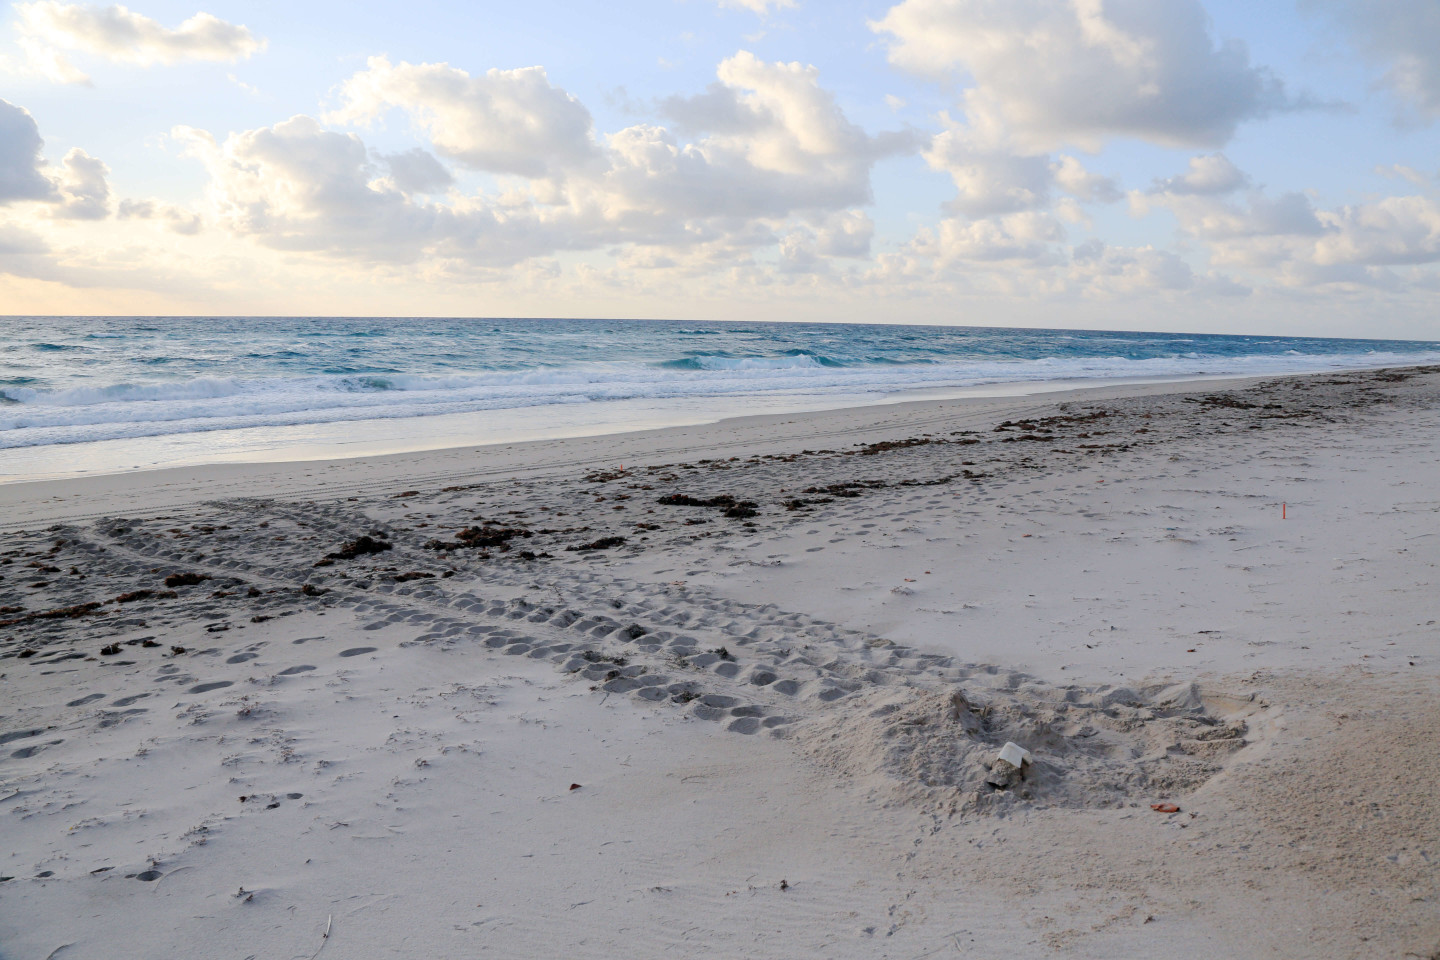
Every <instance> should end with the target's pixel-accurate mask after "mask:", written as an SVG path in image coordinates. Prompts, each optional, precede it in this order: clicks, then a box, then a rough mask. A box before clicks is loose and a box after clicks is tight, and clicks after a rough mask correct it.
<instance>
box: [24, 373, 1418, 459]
mask: <svg viewBox="0 0 1440 960" xmlns="http://www.w3.org/2000/svg"><path fill="white" fill-rule="evenodd" d="M1416 365H1423V364H1416ZM1391 368H1394V365H1391V366H1387V367H1368V366H1361V367H1354V368H1351V367H1336V368H1334V369H1326V370H1314V371H1300V372H1293V371H1286V372H1275V373H1267V374H1246V375H1240V374H1224V373H1222V374H1182V375H1175V376H1146V377H1126V378H1096V379H1059V380H1015V381H997V382H994V383H984V384H975V385H970V386H960V387H927V388H915V389H909V390H902V391H898V392H895V393H887V394H834V395H832V396H829V397H825V398H811V399H805V400H802V398H801V397H789V396H786V395H774V396H772V395H767V394H758V395H756V396H753V397H750V398H746V399H738V398H736V397H734V396H716V397H709V398H690V399H685V400H679V401H673V402H658V401H641V400H621V401H606V402H599V403H595V404H584V405H579V406H578V407H577V406H571V405H564V406H561V407H559V408H553V407H549V406H544V405H541V406H535V407H516V408H505V409H501V410H489V411H475V412H471V413H457V414H443V415H436V416H425V417H398V418H393V419H387V418H382V419H375V420H363V419H362V420H340V421H335V422H326V423H315V424H296V425H290V426H281V427H274V428H265V427H247V428H239V429H225V430H203V431H195V432H186V433H178V434H162V435H158V436H153V437H135V438H128V439H115V440H100V441H86V442H82V443H75V444H52V445H45V446H38V447H16V448H9V449H7V450H5V451H4V452H5V454H6V456H7V459H8V460H9V462H10V464H11V469H12V470H14V469H15V467H14V464H16V463H17V462H18V463H21V464H23V467H24V472H13V473H9V474H0V487H3V486H6V485H9V484H15V483H38V482H46V481H53V480H74V479H83V478H94V477H108V476H121V475H126V474H129V473H132V472H140V473H150V472H155V471H162V470H174V469H187V468H189V469H194V468H203V467H209V466H219V465H227V464H228V465H237V466H247V465H257V464H306V463H329V462H333V461H340V460H357V459H369V458H375V457H393V456H405V455H412V456H413V455H424V454H433V453H442V452H445V451H451V450H461V449H471V448H476V447H495V446H510V445H513V444H516V443H529V442H535V441H539V440H545V441H556V440H575V439H583V438H590V437H613V436H622V435H626V434H632V433H648V432H652V431H655V430H667V429H680V428H685V427H703V426H713V425H716V424H720V423H724V422H726V421H730V420H744V419H750V418H757V417H758V418H764V417H789V416H805V415H808V414H816V413H827V412H832V411H845V410H855V409H862V408H868V407H887V406H896V405H902V404H909V403H916V402H924V401H926V400H973V399H1017V400H1018V399H1024V398H1027V397H1043V396H1047V395H1054V394H1067V393H1071V392H1074V391H1085V390H1101V391H1104V390H1111V389H1124V388H1127V387H1152V386H1153V387H1158V388H1161V389H1184V388H1185V387H1186V386H1187V385H1191V384H1200V383H1212V382H1213V383H1217V384H1221V383H1229V382H1237V383H1238V382H1250V381H1258V380H1264V379H1268V378H1275V377H1288V376H1309V375H1320V374H1324V373H1343V372H1347V371H1352V370H1353V371H1363V370H1374V369H1391ZM767 408H773V409H767ZM557 409H558V410H562V411H564V413H566V414H568V415H571V416H572V417H574V416H577V415H579V416H578V419H575V420H574V421H573V422H570V423H565V424H562V425H559V426H557V425H555V424H554V423H553V422H552V418H553V414H554V412H555V411H556V410H557ZM686 411H688V412H686ZM497 414H498V415H499V419H500V420H503V421H504V422H502V423H494V422H490V421H491V420H493V419H494V418H496V415H497ZM287 437H288V438H289V439H285V438H287ZM477 438H483V439H477ZM345 447H350V448H352V450H353V452H343V453H342V451H343V448H345ZM75 459H83V460H85V462H86V463H87V464H92V466H91V467H90V468H89V469H87V470H84V471H75V470H67V469H60V468H59V464H61V463H63V462H66V461H73V460H75ZM137 459H139V460H142V461H148V462H145V463H134V462H133V461H135V460H137ZM93 464H100V466H99V467H98V468H97V467H95V466H93Z"/></svg>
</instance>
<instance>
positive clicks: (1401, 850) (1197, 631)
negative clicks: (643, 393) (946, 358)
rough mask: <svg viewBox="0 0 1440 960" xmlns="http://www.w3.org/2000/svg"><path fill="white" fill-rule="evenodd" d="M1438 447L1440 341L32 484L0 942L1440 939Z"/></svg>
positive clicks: (6, 557) (669, 954)
mask: <svg viewBox="0 0 1440 960" xmlns="http://www.w3.org/2000/svg"><path fill="white" fill-rule="evenodd" d="M1437 467H1440V368H1436V367H1412V368H1404V369H1393V370H1380V371H1365V372H1356V373H1340V374H1319V375H1307V376H1293V377H1284V378H1271V379H1252V380H1245V381H1225V382H1207V383H1191V384H1169V385H1155V384H1152V385H1145V386H1135V385H1132V386H1125V387H1113V386H1112V387H1104V388H1095V389H1088V390H1074V391H1069V392H1065V393H1054V394H1047V395H1044V396H1039V397H1028V398H988V399H967V400H937V401H922V402H914V403H905V404H896V405H892V406H883V407H864V408H855V409H847V410H833V411H825V412H819V413H805V414H795V415H785V416H767V417H751V418H744V419H737V420H727V421H723V422H721V423H718V424H711V425H703V426H694V427H683V428H673V429H666V430H657V431H650V432H645V433H633V434H624V435H618V436H602V437H590V438H577V439H565V440H549V441H539V442H533V443H516V444H510V445H498V446H488V447H472V448H461V449H453V450H442V451H434V452H426V453H418V454H405V455H397V456H389V457H373V458H367V459H357V460H336V461H321V462H310V463H279V464H250V465H234V464H227V465H218V466H208V467H194V468H183V469H174V470H164V471H150V472H147V471H132V472H129V473H126V474H122V475H116V476H108V477H94V478H85V479H75V480H57V481H48V482H41V483H13V484H7V485H0V877H3V878H4V879H3V881H0V960H52V958H53V960H91V958H93V960H110V958H120V957H137V958H141V957H143V958H152V957H153V958H172V957H187V958H196V960H200V958H212V957H213V958H236V960H241V958H314V957H317V956H318V957H322V958H323V957H332V958H340V957H344V958H391V957H394V958H402V957H403V958H411V957H428V958H450V957H453V958H460V957H474V956H482V955H483V956H496V957H560V956H564V957H575V958H585V957H594V958H602V957H605V958H610V957H626V958H634V960H649V958H661V957H665V958H673V957H717V958H718V957H724V958H732V957H757V958H771V957H773V958H782V957H783V958H795V957H813V958H851V957H853V958H879V957H884V958H895V960H912V958H913V960H919V958H922V957H949V956H954V957H977V958H990V957H995V958H1000V957H1004V958H1013V957H1067V958H1114V957H1132V956H1146V957H1152V958H1160V960H1165V958H1181V957H1185V958H1191V957H1195V956H1213V957H1236V958H1252V957H1253V958H1302V957H1337V958H1339V957H1345V958H1349V957H1355V958H1370V957H1374V958H1382V957H1383V958H1399V957H1419V958H1425V960H1433V958H1434V957H1436V956H1437V955H1440V797H1437V791H1436V784H1437V783H1440V751H1437V750H1436V749H1435V742H1434V740H1435V731H1436V729H1440V706H1437V701H1436V698H1435V692H1436V690H1437V689H1440V686H1437V683H1440V625H1437V618H1440V604H1437V601H1436V598H1437V596H1440V585H1437V563H1440V479H1437V477H1440V473H1437ZM1007 742H1013V743H1015V744H1017V745H1018V746H1020V747H1022V748H1024V749H1025V750H1028V751H1029V754H1030V760H1029V762H1028V763H1025V764H1023V765H1022V766H1020V767H1019V768H1015V769H1013V770H1007V769H1006V768H1005V767H1003V766H1001V765H999V764H996V763H995V759H996V757H997V755H998V753H999V752H1000V750H1001V748H1002V747H1004V745H1005V744H1006V743H1007Z"/></svg>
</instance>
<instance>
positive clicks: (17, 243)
mask: <svg viewBox="0 0 1440 960" xmlns="http://www.w3.org/2000/svg"><path fill="white" fill-rule="evenodd" d="M49 249H50V248H49V247H48V246H47V245H46V244H45V241H44V239H42V238H41V237H40V236H39V235H38V234H35V233H33V232H31V231H29V230H26V229H24V228H23V227H18V226H16V225H15V224H13V223H0V257H34V256H39V255H41V254H44V253H48V252H49ZM4 265H5V261H3V260H0V271H3V270H4Z"/></svg>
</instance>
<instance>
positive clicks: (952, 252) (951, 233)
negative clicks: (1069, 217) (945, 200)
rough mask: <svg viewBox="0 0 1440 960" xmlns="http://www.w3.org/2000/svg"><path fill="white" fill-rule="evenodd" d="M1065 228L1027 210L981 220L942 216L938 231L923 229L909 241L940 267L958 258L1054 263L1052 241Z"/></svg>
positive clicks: (1045, 215) (1062, 235)
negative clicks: (943, 217)
mask: <svg viewBox="0 0 1440 960" xmlns="http://www.w3.org/2000/svg"><path fill="white" fill-rule="evenodd" d="M1064 239H1065V228H1064V227H1062V226H1061V225H1060V223H1059V221H1058V220H1056V219H1055V218H1054V217H1053V216H1051V215H1050V214H1049V213H1045V212H1043V211H1037V210H1027V211H1024V212H1022V213H1011V214H1006V215H1004V216H1000V217H991V218H988V219H984V220H974V221H964V220H955V219H951V220H942V221H941V222H940V225H939V228H938V231H936V232H934V233H932V232H931V231H929V230H922V231H920V232H919V233H918V234H917V235H916V239H915V241H914V242H913V243H912V244H911V246H912V248H913V250H914V252H915V253H916V254H917V255H919V256H921V257H929V258H933V259H934V260H935V262H936V264H937V265H938V266H940V267H942V268H943V267H946V266H952V265H954V264H955V263H956V262H957V261H971V262H974V261H979V262H998V261H1031V262H1036V263H1052V264H1053V263H1054V262H1055V261H1056V250H1055V246H1054V245H1055V244H1057V243H1059V242H1060V241H1062V240H1064Z"/></svg>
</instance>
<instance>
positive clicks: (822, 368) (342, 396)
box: [0, 328, 1440, 449]
mask: <svg viewBox="0 0 1440 960" xmlns="http://www.w3.org/2000/svg"><path fill="white" fill-rule="evenodd" d="M862 329H864V328H862ZM537 332H539V331H537ZM667 332H668V333H669V334H670V335H671V336H683V337H694V336H701V335H703V336H707V337H710V336H715V337H720V338H721V339H724V338H725V336H726V335H727V334H726V333H725V332H723V331H721V332H714V331H709V330H705V331H701V330H694V329H679V328H672V329H671V330H669V331H667ZM744 332H745V333H751V332H752V331H749V330H746V331H744ZM1005 333H1006V336H1009V337H1012V338H1013V337H1016V336H1021V334H1020V332H1016V331H1008V332H1005ZM303 335H309V336H313V335H314V334H303ZM343 335H345V336H350V337H355V336H372V335H374V334H370V333H365V332H354V331H350V332H344V333H343ZM87 336H88V337H90V338H92V339H99V338H101V337H103V338H104V339H107V340H111V341H114V342H115V343H114V344H112V345H110V348H111V349H121V344H123V342H124V340H125V335H124V334H103V335H100V334H89V335H87ZM1049 336H1050V338H1051V340H1050V342H1049V343H1048V344H1047V345H1048V346H1050V347H1052V348H1056V347H1060V348H1061V349H1057V350H1055V351H1054V354H1053V355H1049V356H1029V357H1005V356H1003V353H1004V351H1003V350H994V351H990V350H986V349H978V348H980V347H984V344H976V343H967V347H969V350H967V353H968V354H969V355H968V356H967V357H966V358H965V359H954V358H947V357H945V356H944V355H943V351H941V350H938V349H934V350H931V351H929V354H930V355H928V356H927V355H917V354H924V353H926V351H924V350H916V349H914V348H913V347H911V346H909V345H907V346H906V349H905V350H904V351H895V350H891V351H886V350H884V349H879V350H877V349H873V348H872V349H866V348H865V347H866V344H865V343H864V342H863V338H861V337H858V336H857V337H855V338H854V342H853V343H851V344H847V346H850V347H852V349H850V350H847V351H845V354H846V355H842V356H830V355H826V354H823V353H819V352H811V351H808V350H805V349H800V348H796V347H793V346H785V345H784V344H766V346H769V347H771V349H770V350H769V351H768V355H759V356H756V355H745V354H744V352H743V350H744V348H750V349H752V350H753V349H754V347H755V346H756V344H755V338H753V337H751V338H748V340H740V338H736V339H737V342H736V343H734V344H728V345H727V346H729V348H730V349H715V350H710V351H706V352H698V351H692V352H688V353H687V355H685V356H678V357H673V358H671V359H661V358H657V359H651V360H645V361H633V360H593V361H587V360H582V359H578V358H575V359H569V358H566V359H568V360H569V362H551V363H543V364H534V363H532V364H530V365H524V364H523V362H519V361H516V360H514V359H509V360H508V362H507V363H506V366H510V367H516V366H519V367H520V368H519V369H478V370H471V371H465V370H461V369H455V368H456V367H457V366H460V365H462V364H463V362H464V361H465V359H466V355H465V354H466V351H465V349H463V347H464V345H463V344H459V345H451V346H452V348H453V349H451V350H450V351H449V352H448V353H446V354H445V359H444V360H443V361H435V360H434V359H433V358H423V357H422V358H418V359H415V358H407V356H406V354H405V353H404V351H399V352H397V351H395V350H390V351H389V352H388V356H387V357H386V359H387V360H388V362H389V363H390V364H392V365H398V366H404V365H405V364H406V362H407V359H412V360H413V366H414V367H416V368H419V369H421V370H422V372H389V371H385V370H379V369H376V366H378V364H377V363H376V361H378V360H379V359H380V358H379V357H378V356H372V357H368V358H362V359H366V360H368V364H367V363H357V364H355V366H359V367H361V368H364V367H366V366H369V368H370V369H369V372H357V373H319V372H308V371H306V370H305V369H304V368H305V366H306V363H305V360H306V354H305V353H304V352H303V351H294V350H289V349H284V350H278V349H277V350H272V351H270V352H269V353H268V354H267V355H266V356H268V358H269V360H268V361H267V362H266V363H255V362H253V361H248V362H249V369H243V372H238V373H236V374H233V375H222V374H220V373H208V374H205V375H200V376H190V377H188V378H175V379H169V380H159V379H137V378H135V376H134V374H135V373H136V372H137V371H140V370H144V369H153V365H154V363H155V359H156V358H155V357H153V356H152V357H139V356H131V357H128V358H126V359H125V362H123V363H122V362H120V361H119V360H118V359H117V360H116V361H115V362H114V363H113V364H111V365H109V366H106V365H105V364H101V366H100V368H99V369H98V370H97V371H95V372H96V373H97V374H99V375H100V376H98V377H97V376H95V375H93V374H90V373H88V372H85V371H82V372H76V370H74V369H70V368H58V369H57V368H55V367H53V366H50V367H46V368H44V371H45V372H48V373H49V374H50V376H35V375H33V373H34V372H35V371H34V370H29V371H26V370H6V369H5V367H4V363H3V361H4V358H3V357H0V449H7V448H10V449H13V448H21V447H33V446H42V445H52V444H69V443H81V442H86V441H96V440H115V439H127V438H141V437H155V436H162V435H168V434H182V433H196V432H203V431H215V430H229V429H239V428H248V427H277V426H294V425H302V424H322V423H336V422H343V421H351V420H379V419H392V418H402V417H424V416H434V415H439V414H451V413H466V412H477V411H503V410H506V409H519V408H525V407H535V406H544V405H556V406H561V405H569V404H581V403H604V402H609V401H617V400H634V399H643V400H666V399H675V398H705V397H715V398H734V397H745V396H757V395H769V396H782V397H783V396H787V395H788V396H796V397H807V398H814V397H817V396H819V397H823V396H825V395H835V396H837V397H838V396H845V397H853V396H856V395H877V396H878V395H884V394H894V393H899V392H903V391H909V390H920V389H942V388H960V387H967V386H976V385H982V384H991V383H1010V382H1037V381H1055V380H1072V379H1074V380H1086V379H1122V378H1149V377H1175V376H1196V375H1207V374H1237V375H1256V374H1259V375H1263V374H1272V373H1288V372H1301V371H1309V370H1323V369H1338V368H1349V367H1376V366H1385V365H1392V364H1408V363H1422V362H1437V361H1440V345H1417V346H1419V347H1425V346H1430V347H1433V348H1434V349H1430V350H1427V349H1410V348H1409V347H1410V345H1408V344H1406V345H1404V347H1403V348H1401V349H1398V350H1374V349H1370V350H1365V349H1361V350H1358V351H1356V352H1350V353H1346V352H1340V351H1339V350H1336V351H1335V352H1329V351H1326V352H1321V353H1306V352H1301V351H1298V350H1294V349H1276V347H1279V346H1280V345H1279V344H1272V345H1270V349H1266V350H1263V351H1260V352H1252V353H1247V352H1244V351H1241V350H1238V349H1234V347H1233V345H1232V344H1229V343H1227V344H1226V345H1225V346H1226V347H1227V349H1225V350H1223V351H1219V352H1210V351H1204V352H1202V351H1200V350H1193V349H1185V348H1188V347H1192V346H1199V344H1197V343H1195V341H1194V340H1192V339H1189V338H1178V337H1177V338H1166V339H1165V340H1164V341H1163V342H1164V343H1165V345H1166V346H1167V347H1168V349H1166V350H1164V351H1157V350H1156V349H1155V348H1154V346H1153V344H1154V341H1153V340H1145V339H1143V338H1142V335H1124V334H1112V335H1109V336H1110V337H1111V338H1112V339H1116V340H1118V341H1122V342H1123V341H1126V340H1127V339H1128V340H1129V344H1128V345H1127V352H1129V353H1132V354H1133V353H1137V352H1139V353H1145V352H1152V353H1153V352H1164V353H1166V354H1168V355H1162V356H1140V357H1138V358H1137V357H1135V356H1119V355H1116V356H1100V355H1085V356H1073V355H1072V356H1066V355H1064V353H1065V352H1066V351H1065V350H1064V349H1063V344H1064V342H1065V341H1066V340H1070V339H1073V338H1072V337H1069V336H1068V335H1064V334H1057V333H1054V332H1051V333H1050V334H1049ZM732 337H733V334H732ZM923 337H924V334H923V333H922V334H921V335H919V337H917V338H910V339H911V340H913V339H923ZM382 339H383V338H382ZM761 339H763V338H761ZM902 339H904V338H902ZM1092 339H1093V338H1092ZM1230 339H1234V340H1239V339H1240V338H1230ZM417 342H421V343H423V342H424V340H423V338H417ZM1330 343H1335V344H1339V343H1341V342H1338V341H1330V342H1327V345H1328V344H1330ZM1145 344H1150V345H1151V346H1148V347H1145V349H1141V348H1140V347H1139V346H1136V345H1145ZM32 346H33V348H34V349H35V350H37V351H43V352H44V353H47V354H56V353H65V352H67V351H64V350H63V349H62V350H59V351H57V350H55V349H53V348H55V347H57V346H61V347H63V345H57V344H55V343H52V342H49V341H46V342H40V343H32ZM622 346H623V344H622ZM244 347H245V345H243V344H239V345H237V347H236V350H237V353H238V351H240V350H243V349H244ZM209 349H211V351H212V355H210V356H208V357H207V359H206V361H205V363H203V364H202V363H199V362H197V361H195V360H194V359H193V358H187V359H185V360H184V362H178V361H177V364H178V366H180V367H182V368H188V369H190V370H192V371H194V370H196V369H197V368H200V367H207V366H208V367H211V368H224V367H226V366H241V367H244V366H245V364H241V363H239V362H235V363H231V362H227V358H226V357H225V356H224V355H223V353H218V352H216V351H215V348H213V347H211V348H209ZM373 349H375V350H382V349H383V345H382V346H377V347H375V348H373ZM427 349H428V348H427ZM515 349H516V350H518V349H520V348H519V347H516V348H515ZM1332 349H1334V348H1333V347H1332ZM416 350H417V351H418V350H419V348H418V347H417V348H416ZM552 352H553V351H552ZM574 352H575V353H581V352H583V351H582V350H581V349H580V348H578V347H577V348H575V350H574ZM756 352H759V351H756ZM987 352H993V353H998V354H1002V355H999V356H988V357H987V356H983V354H985V353H987ZM1015 352H1020V351H1015ZM1030 352H1032V353H1033V352H1034V351H1033V350H1031V351H1030ZM1092 352H1093V351H1092ZM897 354H900V355H897ZM977 354H982V355H977ZM247 356H248V357H251V358H253V357H254V356H255V351H253V350H251V351H250V352H249V353H248V354H247ZM352 359H353V358H352ZM470 359H472V360H479V359H484V360H493V359H495V358H492V357H484V358H481V357H478V356H472V357H471V358H470ZM547 359H548V358H547ZM556 359H559V358H556ZM313 360H314V362H312V363H310V364H309V366H310V368H311V370H315V369H321V370H323V369H327V368H328V369H334V363H333V360H334V358H327V357H315V358H313ZM497 365H498V364H497ZM31 366H34V365H33V364H32V365H31ZM436 366H442V367H444V368H445V369H441V370H436V369H433V368H434V367H436ZM427 367H429V368H431V369H425V368H427ZM107 373H108V374H110V375H111V376H115V375H116V374H124V375H125V376H126V379H123V380H121V379H116V380H112V381H111V382H108V383H105V382H99V383H97V382H94V381H95V380H96V379H101V378H103V377H104V375H105V374H107ZM47 384H48V385H47Z"/></svg>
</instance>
